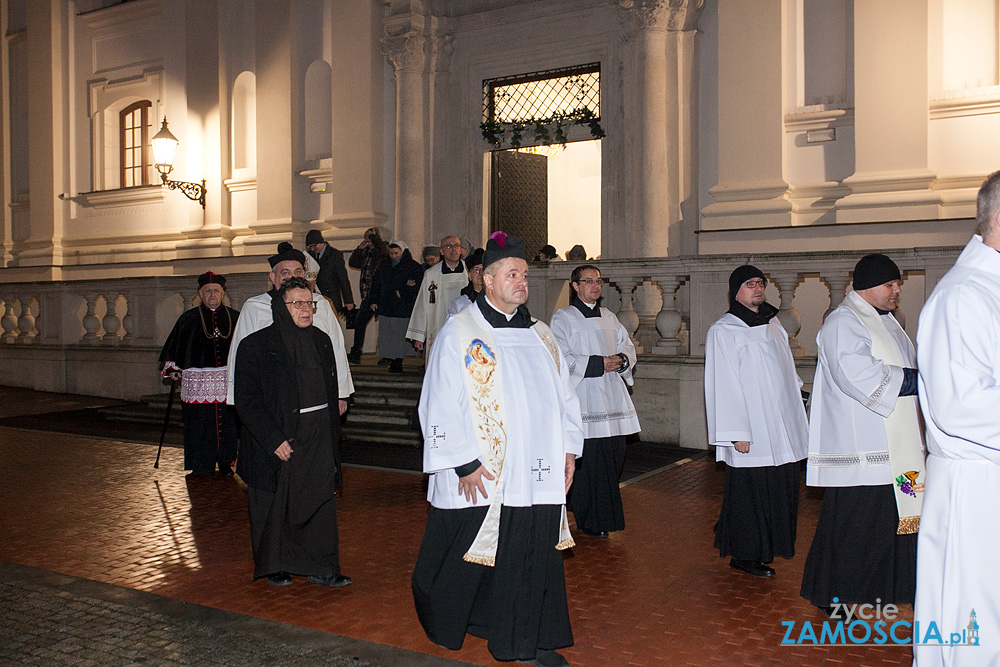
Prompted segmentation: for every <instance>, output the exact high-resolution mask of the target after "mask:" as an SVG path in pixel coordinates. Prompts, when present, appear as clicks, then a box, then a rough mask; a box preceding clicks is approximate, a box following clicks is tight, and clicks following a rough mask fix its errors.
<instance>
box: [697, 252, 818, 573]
mask: <svg viewBox="0 0 1000 667" xmlns="http://www.w3.org/2000/svg"><path fill="white" fill-rule="evenodd" d="M766 286H767V278H765V277H764V274H763V273H762V272H761V271H760V269H758V268H757V267H755V266H750V265H749V264H748V265H744V266H740V267H737V268H736V269H735V270H734V271H733V272H732V274H731V275H730V276H729V310H728V311H727V312H726V314H725V315H723V316H722V317H721V318H719V320H718V321H716V323H715V324H713V325H712V326H711V327H710V328H709V330H708V336H707V338H706V340H705V408H706V413H707V416H708V441H709V443H710V444H712V445H714V446H715V458H716V460H717V461H721V462H722V463H724V464H725V466H726V479H725V486H724V491H723V496H722V509H721V511H720V512H719V520H718V522H717V523H716V524H715V548H717V549H718V550H719V555H720V556H723V557H724V556H729V557H730V561H729V566H730V567H732V568H733V569H736V570H740V571H742V572H746V573H747V574H750V575H753V576H756V577H773V576H774V569H773V568H771V567H769V566H768V565H767V564H768V563H770V562H771V561H772V560H773V559H774V557H775V556H781V557H782V558H791V557H792V556H794V555H795V528H796V521H797V518H798V509H799V475H800V464H799V462H800V461H802V459H804V458H805V457H806V449H807V446H808V440H809V427H808V425H807V423H806V412H805V408H804V407H803V405H802V399H801V395H800V391H801V387H802V380H801V379H799V376H798V374H797V373H796V372H795V362H794V361H793V360H792V353H791V350H790V349H789V347H788V334H787V333H786V332H785V329H784V328H783V327H782V326H781V323H780V322H779V321H778V318H777V317H775V316H776V315H777V313H778V309H777V308H775V307H774V306H772V305H771V304H769V303H767V302H766V301H764V288H765V287H766Z"/></svg>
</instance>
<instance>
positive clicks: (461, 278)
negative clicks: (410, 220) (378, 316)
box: [406, 236, 469, 350]
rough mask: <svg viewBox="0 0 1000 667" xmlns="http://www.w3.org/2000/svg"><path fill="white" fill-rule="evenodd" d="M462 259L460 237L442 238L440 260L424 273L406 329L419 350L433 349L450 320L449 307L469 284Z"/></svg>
mask: <svg viewBox="0 0 1000 667" xmlns="http://www.w3.org/2000/svg"><path fill="white" fill-rule="evenodd" d="M461 258H462V242H461V241H460V240H459V239H458V237H457V236H446V237H444V238H443V239H441V261H440V262H438V263H437V264H435V265H434V266H432V267H430V268H429V269H427V271H425V272H424V278H423V281H422V282H421V283H420V291H419V292H417V302H416V304H415V305H414V306H413V312H412V313H411V314H410V324H409V326H408V327H407V329H406V337H407V338H408V339H409V340H412V341H413V346H414V347H415V348H417V349H418V350H424V349H425V348H430V346H431V343H433V342H434V336H436V335H437V332H438V330H439V329H441V325H442V324H444V321H445V319H446V318H447V317H448V306H450V305H451V302H452V300H453V299H455V297H457V296H458V295H459V294H460V293H461V291H462V288H463V287H465V286H466V285H468V284H469V278H468V276H467V275H466V273H465V267H464V266H463V265H462V259H461Z"/></svg>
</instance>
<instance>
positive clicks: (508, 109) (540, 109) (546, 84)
mask: <svg viewBox="0 0 1000 667" xmlns="http://www.w3.org/2000/svg"><path fill="white" fill-rule="evenodd" d="M584 111H589V112H590V113H591V114H593V116H594V117H597V118H600V115H601V64H600V63H590V64H588V65H579V66H577V67H563V68H561V69H550V70H545V71H543V72H531V73H529V74H516V75H513V76H505V77H501V78H497V79H487V80H485V81H483V122H484V123H523V122H525V121H528V120H531V121H539V120H540V121H543V122H544V121H549V120H557V119H559V118H561V117H567V116H571V115H573V114H579V113H581V112H584Z"/></svg>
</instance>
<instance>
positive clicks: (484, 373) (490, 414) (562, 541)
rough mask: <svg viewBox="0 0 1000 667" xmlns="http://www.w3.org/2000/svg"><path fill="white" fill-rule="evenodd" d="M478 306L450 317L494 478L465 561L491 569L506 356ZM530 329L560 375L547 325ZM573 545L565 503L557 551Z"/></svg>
mask: <svg viewBox="0 0 1000 667" xmlns="http://www.w3.org/2000/svg"><path fill="white" fill-rule="evenodd" d="M474 311H475V308H474V307H473V308H465V309H463V310H462V311H461V312H459V313H456V314H455V315H453V316H452V317H454V318H455V324H456V325H457V327H458V340H459V344H460V345H461V350H462V351H463V355H462V370H463V373H462V377H463V379H464V381H465V390H466V394H467V395H468V397H469V410H470V412H471V413H472V426H473V429H474V430H475V432H476V436H477V439H478V443H477V444H478V445H479V452H480V461H481V462H482V464H483V466H484V467H485V468H486V469H487V470H488V471H489V473H490V474H491V475H493V477H494V478H495V481H494V490H493V498H492V499H491V500H490V507H489V510H487V512H486V518H485V519H484V520H483V524H482V526H480V528H479V533H478V534H477V535H476V539H475V540H473V542H472V546H470V547H469V551H468V552H467V553H466V554H465V555H464V556H463V559H464V560H466V561H468V562H470V563H478V564H479V565H487V566H489V567H493V566H494V565H495V563H496V553H497V542H498V541H499V538H500V510H501V508H502V506H503V475H504V465H503V464H504V459H505V457H506V455H507V430H506V424H507V414H506V408H505V404H504V398H503V373H502V368H503V364H502V356H501V354H500V350H499V349H498V348H497V345H496V342H495V341H494V340H493V330H492V327H490V326H489V325H487V326H486V327H485V328H484V327H483V326H482V325H481V324H480V323H479V321H477V320H476V316H475V313H474ZM531 328H532V330H534V332H535V333H536V334H537V335H538V338H539V339H540V340H541V342H542V343H543V344H544V345H545V347H546V349H548V351H549V354H550V355H551V356H552V362H553V363H554V364H555V367H556V372H558V371H559V347H558V345H557V344H556V341H555V336H553V335H552V331H551V330H549V327H548V326H546V325H545V323H544V322H540V321H538V320H535V322H534V324H533V325H532V327H531ZM572 546H575V543H574V542H573V537H572V536H571V535H570V532H569V518H568V517H567V514H566V505H565V504H563V506H562V517H561V518H560V521H559V541H558V543H557V544H556V549H560V550H561V549H568V548H570V547H572Z"/></svg>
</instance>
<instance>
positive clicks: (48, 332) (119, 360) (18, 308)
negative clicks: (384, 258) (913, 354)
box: [0, 247, 961, 447]
mask: <svg viewBox="0 0 1000 667" xmlns="http://www.w3.org/2000/svg"><path fill="white" fill-rule="evenodd" d="M960 251H961V248H958V247H944V248H921V249H915V250H892V251H886V254H887V255H889V256H890V257H892V258H893V259H894V260H895V261H896V263H897V264H898V265H899V266H900V269H901V270H902V272H903V277H904V282H903V294H902V297H901V300H900V311H899V312H897V317H898V318H899V319H900V320H902V322H903V323H904V326H905V328H906V330H907V332H908V333H909V334H910V336H911V337H914V336H915V334H916V325H917V318H918V316H919V313H920V308H921V307H922V306H923V303H924V301H925V299H926V297H927V296H928V295H929V294H930V292H931V290H932V289H933V288H934V285H935V284H937V281H938V280H939V279H940V278H941V276H943V275H944V274H945V273H946V272H947V271H948V269H950V268H951V266H952V265H953V264H954V262H955V259H956V258H957V257H958V253H959V252H960ZM864 252H865V251H858V252H814V253H773V254H766V255H762V254H757V255H708V256H696V257H668V258H653V259H630V260H601V261H595V262H592V263H593V264H595V265H596V266H598V267H599V268H600V270H601V274H602V276H603V278H604V279H605V287H604V296H605V301H604V305H606V306H607V307H608V308H610V309H611V310H612V311H614V312H616V313H617V314H618V317H619V319H620V320H621V322H622V324H623V325H624V326H625V328H626V329H628V331H629V333H630V334H631V335H632V337H633V338H634V340H635V342H636V347H637V349H638V351H639V354H640V355H642V358H641V360H640V363H639V364H638V365H637V368H636V373H635V379H636V384H635V387H634V391H633V401H634V402H635V404H636V409H637V410H638V412H639V419H640V422H641V424H642V427H643V431H642V437H643V439H644V440H648V441H650V442H670V443H679V444H682V445H684V446H687V447H705V446H707V445H706V435H705V431H706V426H705V410H704V384H703V380H704V353H705V347H704V341H705V335H706V333H707V331H708V328H709V327H710V326H711V325H712V323H713V322H715V320H717V319H718V318H719V317H721V316H722V314H723V313H724V312H725V311H726V309H727V307H728V304H727V296H726V295H727V291H728V281H729V274H730V273H731V272H732V270H733V269H734V268H735V267H736V266H738V265H740V264H744V263H747V262H749V263H751V264H754V265H755V266H757V267H758V268H760V269H761V270H762V271H763V272H764V273H765V274H767V276H768V277H769V283H768V286H767V291H766V298H767V300H768V302H770V303H772V304H774V305H776V306H778V307H779V308H780V310H779V315H778V317H779V318H780V320H781V323H782V325H783V326H784V327H785V329H786V330H787V331H788V333H789V345H790V347H791V349H792V353H793V354H794V355H795V356H796V357H797V360H796V366H797V368H798V371H799V375H800V377H802V379H803V381H804V382H806V383H807V384H808V383H811V381H812V372H813V369H814V368H815V360H814V358H813V357H814V356H815V351H816V346H815V337H816V332H817V331H818V330H819V327H820V325H821V324H822V322H823V318H824V317H825V315H826V314H827V313H829V312H830V310H832V309H833V308H835V307H836V306H837V305H838V304H839V303H840V302H841V301H843V299H844V296H845V292H846V290H847V288H848V287H849V285H850V276H851V271H852V270H853V268H854V264H855V263H856V262H857V260H858V259H859V258H860V257H861V255H863V254H864ZM574 267H575V263H573V262H551V263H532V264H531V267H530V270H529V284H530V291H531V299H530V301H529V303H528V306H529V308H530V310H531V312H532V314H533V315H535V316H536V317H539V318H541V319H544V320H546V321H548V320H549V319H550V318H551V315H552V313H554V312H555V310H556V309H557V308H560V307H562V306H565V305H567V304H568V301H569V299H568V290H569V287H568V281H569V277H570V274H571V272H572V270H573V268H574ZM227 277H228V278H229V281H228V284H227V287H228V289H227V294H228V296H227V303H229V305H231V306H233V307H234V308H239V307H240V305H242V303H243V301H245V300H246V299H247V298H248V297H250V296H253V295H256V294H260V293H261V292H263V291H264V290H265V289H267V287H268V284H267V282H266V278H265V277H264V276H263V275H262V274H261V273H247V274H230V275H229V276H227ZM196 286H197V282H196V279H195V278H194V277H191V276H187V277H184V276H182V277H151V278H126V279H120V280H92V281H73V282H62V283H16V284H15V283H9V284H0V328H2V332H0V368H2V369H3V370H2V373H0V383H2V384H5V385H10V386H21V387H28V388H32V389H41V390H46V391H62V392H71V393H79V394H89V395H93V396H108V397H115V398H124V399H133V400H134V399H136V398H138V397H139V396H142V395H144V394H150V393H155V392H160V391H164V387H163V385H162V383H161V379H160V377H159V375H158V372H157V369H158V365H157V360H158V357H159V353H160V347H161V346H162V344H163V341H164V340H165V339H166V337H167V334H168V333H169V332H170V329H171V327H173V325H174V322H175V321H176V320H177V317H178V316H179V315H180V314H181V313H182V312H183V311H184V310H185V309H187V308H190V307H191V306H193V305H194V304H195V303H197V293H196ZM370 338H371V336H370Z"/></svg>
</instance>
